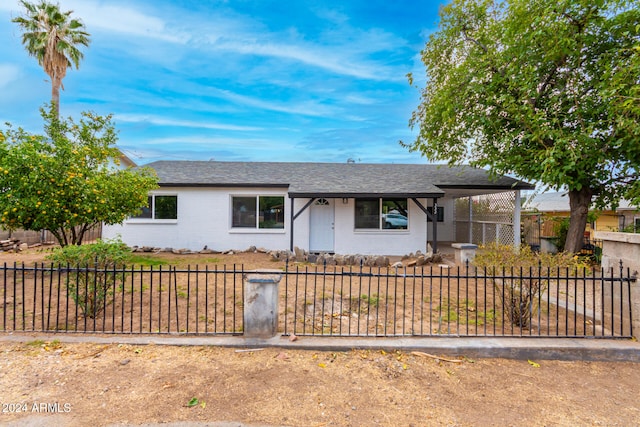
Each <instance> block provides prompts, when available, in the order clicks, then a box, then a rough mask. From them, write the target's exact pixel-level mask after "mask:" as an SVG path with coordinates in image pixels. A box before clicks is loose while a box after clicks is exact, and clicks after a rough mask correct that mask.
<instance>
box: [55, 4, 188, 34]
mask: <svg viewBox="0 0 640 427" xmlns="http://www.w3.org/2000/svg"><path fill="white" fill-rule="evenodd" d="M61 9H63V10H73V12H74V14H73V16H76V17H79V18H81V19H82V21H83V23H84V24H85V25H86V27H87V29H89V30H90V31H89V32H90V33H91V32H92V31H94V30H92V29H95V28H99V29H102V30H107V31H111V32H116V33H121V34H128V35H134V36H141V37H148V38H152V39H159V40H163V41H167V42H171V43H180V44H183V43H186V42H187V41H188V40H189V38H190V36H189V35H188V34H186V33H184V32H178V31H176V30H175V28H174V29H172V28H169V26H168V25H167V23H166V22H165V21H164V20H163V19H161V18H159V17H157V16H153V15H150V14H145V13H143V12H141V11H139V10H136V9H134V8H131V7H127V6H123V5H117V4H114V3H109V4H107V3H106V2H96V1H89V0H69V1H67V2H65V3H64V4H62V5H61Z"/></svg>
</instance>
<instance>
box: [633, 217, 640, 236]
mask: <svg viewBox="0 0 640 427" xmlns="http://www.w3.org/2000/svg"><path fill="white" fill-rule="evenodd" d="M633 232H634V233H640V218H633Z"/></svg>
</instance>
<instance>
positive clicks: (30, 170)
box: [0, 108, 157, 246]
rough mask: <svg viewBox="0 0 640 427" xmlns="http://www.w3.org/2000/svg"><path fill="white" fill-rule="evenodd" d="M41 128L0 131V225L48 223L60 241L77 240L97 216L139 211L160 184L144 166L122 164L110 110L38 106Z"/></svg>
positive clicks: (115, 218)
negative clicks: (70, 112)
mask: <svg viewBox="0 0 640 427" xmlns="http://www.w3.org/2000/svg"><path fill="white" fill-rule="evenodd" d="M41 112H42V117H43V118H44V121H45V134H46V135H44V136H43V135H32V134H29V133H28V132H25V131H24V130H23V129H21V128H19V129H17V130H14V129H13V128H11V125H9V124H7V125H8V126H9V127H8V130H7V131H6V133H5V134H4V135H3V134H2V132H0V225H2V226H3V227H4V228H7V229H16V228H22V229H25V230H49V231H51V233H52V234H53V235H54V237H55V238H56V240H57V241H58V243H59V244H60V246H66V245H70V244H75V245H79V244H81V243H82V239H83V237H84V233H85V232H86V231H87V230H89V229H90V228H92V227H94V226H96V225H98V224H100V223H105V224H117V223H120V222H122V221H123V220H124V219H126V218H127V217H129V216H132V215H135V214H137V213H138V212H140V209H141V208H142V207H143V206H146V205H147V203H148V198H147V194H148V192H149V191H150V190H152V189H154V188H156V187H157V177H156V176H155V173H154V172H153V171H152V170H151V169H148V168H139V169H126V170H123V169H119V168H117V167H116V166H115V165H114V164H117V161H118V158H119V155H120V151H119V150H118V149H117V148H116V147H115V142H116V140H117V138H116V131H115V129H114V126H113V124H112V122H111V116H107V117H101V116H98V115H95V114H93V113H83V114H82V116H83V118H82V119H81V120H80V122H79V123H76V122H74V121H73V120H72V119H71V118H69V119H68V120H60V119H58V118H57V116H56V113H55V110H54V109H53V108H52V109H51V110H49V111H48V112H47V111H45V110H44V109H42V110H41Z"/></svg>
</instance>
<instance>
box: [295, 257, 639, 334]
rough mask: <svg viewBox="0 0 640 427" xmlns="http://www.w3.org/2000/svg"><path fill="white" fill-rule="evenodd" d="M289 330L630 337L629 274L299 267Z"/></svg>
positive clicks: (549, 270)
mask: <svg viewBox="0 0 640 427" xmlns="http://www.w3.org/2000/svg"><path fill="white" fill-rule="evenodd" d="M286 277H287V281H286V283H285V288H286V291H285V295H286V296H285V298H286V301H285V306H286V310H285V313H284V318H285V333H293V334H296V335H331V336H407V335H411V336H535V337H606V338H612V337H621V338H625V337H631V336H632V334H633V331H632V323H631V319H632V312H631V304H630V301H631V283H632V282H633V281H635V278H632V277H631V276H630V275H629V272H628V271H623V270H622V268H621V269H620V271H617V272H615V274H614V272H613V271H610V272H608V273H607V272H603V271H599V272H592V271H591V270H586V269H585V270H580V271H571V270H569V269H559V268H557V269H543V268H535V269H530V270H507V269H504V270H495V271H488V272H483V271H480V270H477V269H472V268H460V267H456V268H441V267H435V268H434V267H427V268H420V269H411V270H408V269H397V270H394V269H391V270H388V269H381V268H379V269H376V270H365V269H362V268H359V269H352V268H349V269H333V270H327V269H326V268H323V269H320V270H319V269H306V268H305V269H304V270H299V269H296V271H295V272H289V273H288V274H287V276H286Z"/></svg>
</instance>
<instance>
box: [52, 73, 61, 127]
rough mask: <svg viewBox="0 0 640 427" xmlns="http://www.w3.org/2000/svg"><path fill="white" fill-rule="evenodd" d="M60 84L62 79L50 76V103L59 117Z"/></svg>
mask: <svg viewBox="0 0 640 427" xmlns="http://www.w3.org/2000/svg"><path fill="white" fill-rule="evenodd" d="M60 85H62V80H60V79H58V78H57V77H52V78H51V104H53V109H54V111H55V113H56V118H60Z"/></svg>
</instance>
